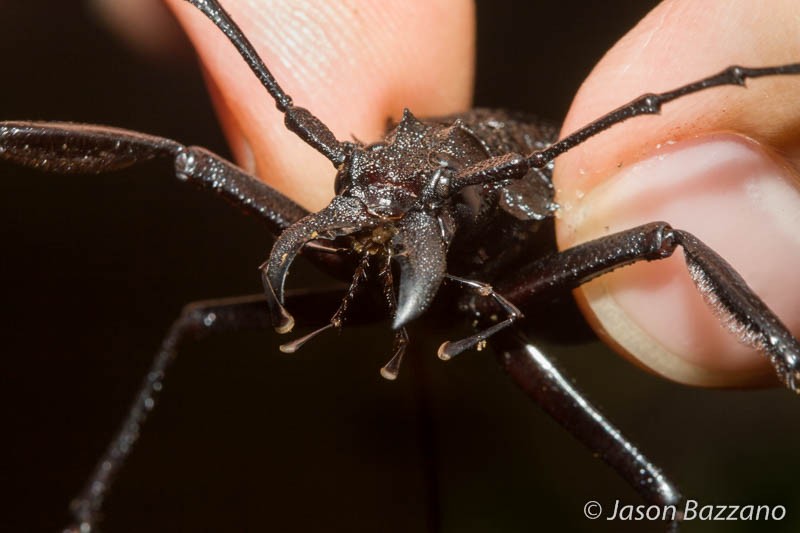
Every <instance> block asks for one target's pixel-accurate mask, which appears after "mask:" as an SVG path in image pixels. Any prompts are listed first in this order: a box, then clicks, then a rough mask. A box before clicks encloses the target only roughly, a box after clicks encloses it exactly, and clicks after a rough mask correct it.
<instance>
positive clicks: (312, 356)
mask: <svg viewBox="0 0 800 533" xmlns="http://www.w3.org/2000/svg"><path fill="white" fill-rule="evenodd" d="M75 118H78V117H75ZM13 172H17V171H16V170H14V171H13ZM37 179H41V178H37ZM343 342H344V341H343ZM308 357H309V358H313V359H319V357H320V355H319V354H308ZM315 364H319V363H315ZM642 379H647V378H642ZM134 381H135V380H134ZM690 394H700V393H690ZM98 396H99V394H98ZM748 401H751V400H748ZM123 402H124V400H123ZM617 411H618V410H617ZM537 431H538V429H537ZM645 449H646V448H645ZM448 453H449V452H448Z"/></svg>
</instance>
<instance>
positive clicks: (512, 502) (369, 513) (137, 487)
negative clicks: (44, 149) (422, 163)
mask: <svg viewBox="0 0 800 533" xmlns="http://www.w3.org/2000/svg"><path fill="white" fill-rule="evenodd" d="M532 4H533V3H528V2H525V3H523V2H519V3H518V5H513V4H512V3H510V2H499V1H495V2H491V3H490V2H486V3H482V4H481V5H480V6H479V17H478V19H479V43H478V48H479V66H478V77H479V79H478V85H477V89H476V100H477V103H478V104H480V105H492V106H500V107H507V108H517V109H526V110H530V111H534V112H537V113H539V114H541V115H543V116H545V117H547V118H550V119H553V120H558V119H559V117H561V116H563V114H564V113H565V111H566V109H567V106H568V104H569V101H570V99H571V96H572V94H574V92H575V90H576V89H577V87H578V85H579V83H580V81H581V80H582V78H583V77H584V76H585V75H586V74H587V73H588V72H589V70H590V68H591V66H592V65H593V64H594V63H595V62H596V61H597V60H598V59H599V57H600V56H601V55H602V53H603V51H604V50H606V49H607V48H608V47H609V46H610V45H611V44H612V43H613V42H614V41H615V40H616V39H617V38H619V37H620V36H621V35H622V34H623V33H624V32H625V30H626V29H627V28H629V27H630V26H631V25H633V24H634V22H635V21H636V20H638V19H639V18H640V17H641V16H642V15H643V14H644V13H645V12H646V11H647V10H648V9H649V8H650V7H652V5H653V4H654V2H642V1H627V2H626V1H622V0H619V1H611V0H608V1H606V2H603V3H602V5H600V3H598V5H597V6H593V7H590V6H589V5H588V3H584V2H580V1H560V2H549V3H547V4H545V5H543V4H541V3H537V4H536V5H532ZM720 46H724V43H720ZM0 55H2V58H3V64H2V74H0V76H1V78H0V79H1V80H2V81H1V82H0V117H2V118H9V119H58V120H74V121H85V122H97V123H107V124H113V125H117V126H122V127H127V128H131V129H137V130H142V131H146V132H150V133H156V134H160V135H164V136H167V137H173V138H176V139H179V140H181V141H184V142H186V143H191V144H200V145H205V146H207V147H209V148H211V149H212V150H215V151H218V152H221V153H223V154H225V153H226V148H225V145H224V141H223V139H222V137H221V134H220V133H219V130H218V129H217V127H216V124H215V119H214V117H213V114H212V111H211V107H210V104H209V102H208V98H207V97H206V94H205V90H204V88H203V85H202V81H201V79H200V76H199V74H198V71H197V69H196V67H195V65H194V63H193V62H192V61H191V60H189V61H185V62H184V63H173V64H170V63H169V62H165V63H164V64H161V65H153V64H150V63H147V62H145V61H143V60H142V59H141V58H139V57H137V56H136V55H135V54H133V53H131V52H130V51H129V50H127V49H126V48H124V47H123V46H122V45H121V44H119V42H117V41H115V40H114V39H113V38H112V37H111V36H110V35H109V34H108V33H107V32H106V31H105V30H103V29H102V28H100V27H99V26H97V25H96V24H95V23H94V22H93V21H92V19H91V18H90V17H89V16H88V15H87V14H86V13H85V12H84V11H83V10H82V9H81V7H80V5H79V4H78V5H73V3H70V2H50V1H43V0H38V1H33V0H27V1H25V2H22V1H5V2H2V3H0ZM512 79H513V80H515V82H514V83H513V84H512V83H509V82H507V81H505V80H512ZM309 107H311V106H309ZM0 242H1V243H2V246H3V255H2V259H1V260H0V279H1V280H2V289H0V291H1V294H2V299H0V302H2V307H1V308H0V309H1V311H0V312H2V321H0V327H2V331H1V332H0V346H2V348H0V352H1V353H2V357H0V365H1V366H2V368H0V385H1V386H0V395H1V396H0V405H1V406H2V407H0V420H2V437H1V438H0V443H1V444H0V485H2V486H3V487H4V488H5V492H6V496H5V497H3V505H2V509H0V530H2V531H55V530H57V529H58V528H59V527H61V526H63V525H65V524H66V522H67V520H68V515H67V511H66V509H67V503H68V502H69V500H70V498H71V497H73V496H74V495H75V494H76V493H77V491H78V490H79V489H80V488H81V485H82V483H83V482H84V480H85V479H86V477H87V475H88V473H89V472H90V470H91V469H92V467H93V465H94V462H95V460H96V459H97V457H98V456H99V454H100V453H101V451H102V450H103V449H104V447H105V445H106V443H107V441H108V439H109V438H110V436H111V434H112V432H113V431H114V430H115V429H116V427H117V424H118V423H119V421H120V420H121V418H122V416H123V414H124V413H125V411H126V408H127V405H128V403H129V401H130V399H131V398H132V395H133V393H134V391H135V390H136V388H137V386H138V384H139V381H140V380H141V378H142V377H143V375H144V372H145V369H146V368H147V366H148V364H149V362H150V359H151V356H152V353H153V352H154V350H155V348H156V347H157V345H158V343H159V341H160V339H161V336H162V335H163V333H164V332H165V330H166V328H167V326H168V325H169V323H170V322H171V321H172V319H173V318H174V317H175V316H176V314H177V313H178V311H179V309H180V307H181V305H182V304H183V303H185V302H188V301H191V300H197V299H203V298H210V297H217V296H227V295H234V294H245V293H251V292H257V291H258V290H259V285H260V284H259V281H258V277H257V271H256V267H257V266H258V265H259V264H260V263H261V261H262V260H263V259H264V258H265V257H266V255H267V253H268V251H269V248H270V244H271V240H270V238H269V237H268V236H267V235H265V234H264V232H263V231H262V229H261V226H260V225H259V224H257V223H255V222H254V221H251V220H246V219H244V218H242V217H240V216H239V214H238V213H237V212H236V211H235V210H232V209H230V208H228V207H227V206H226V205H224V204H222V203H220V202H219V201H218V200H217V199H216V198H214V197H212V196H211V195H208V194H203V193H201V192H195V191H193V190H189V189H188V188H187V187H184V186H181V184H179V183H178V182H177V181H176V180H174V179H171V172H170V164H168V163H163V164H161V163H156V164H148V165H145V166H143V167H139V168H137V169H136V170H133V171H126V172H122V173H118V174H115V175H108V176H100V177H79V178H74V177H70V178H65V177H63V176H51V175H44V174H39V173H34V172H26V171H22V170H20V169H18V168H16V167H12V166H10V165H6V164H3V165H0ZM302 271H305V273H301V272H302ZM294 272H296V274H294V276H293V280H294V282H296V283H297V284H298V285H299V284H302V283H303V281H301V280H302V279H303V278H302V276H306V279H308V277H310V276H312V275H313V274H309V273H312V271H311V270H310V269H309V268H304V267H300V268H298V269H297V270H296V271H294ZM576 329H578V326H576ZM463 331H464V329H463V327H462V328H461V329H455V330H454V329H445V328H442V327H441V326H435V327H428V328H427V329H426V328H425V327H424V326H421V325H418V326H416V327H414V328H412V331H411V334H412V338H413V340H414V342H415V343H417V353H413V354H411V355H412V357H416V358H417V362H416V364H413V363H411V364H407V365H406V366H405V367H404V369H403V373H402V376H401V378H400V379H399V380H398V381H397V382H396V383H394V384H391V383H388V382H385V381H384V380H382V379H380V378H379V377H378V372H377V370H378V368H379V367H380V365H382V364H383V362H384V360H385V358H386V355H387V353H388V348H389V344H390V335H389V333H388V327H387V326H386V325H385V324H383V325H381V326H380V327H373V328H351V329H348V330H346V331H345V332H344V333H343V334H342V335H341V336H340V337H338V338H337V337H336V336H335V335H326V336H325V337H324V338H321V339H319V340H317V341H316V342H314V343H311V344H310V345H309V346H308V347H307V348H306V349H304V350H303V351H302V352H300V353H299V354H297V355H295V356H292V357H288V356H285V355H280V354H278V352H277V344H278V343H279V339H278V338H277V336H276V335H274V334H272V333H269V332H265V333H258V334H255V333H254V334H245V335H229V336H223V337H220V338H215V339H213V340H209V341H206V342H203V343H200V344H198V345H196V346H195V347H193V348H192V349H190V350H188V351H187V352H185V353H184V354H183V355H182V357H181V358H180V359H179V361H178V362H177V364H176V365H175V367H174V369H173V372H172V374H171V376H170V377H169V379H168V380H167V387H166V390H165V393H164V395H163V398H162V402H161V404H160V407H159V409H157V411H156V413H155V415H154V416H153V417H152V419H151V421H150V423H149V424H148V425H147V427H146V428H145V431H144V436H143V438H142V439H141V441H140V443H139V446H138V447H137V449H136V451H135V453H134V454H133V456H132V458H131V460H130V462H129V464H128V467H127V468H125V469H124V471H123V472H122V475H121V477H120V479H119V483H118V486H117V487H116V490H115V491H114V492H113V495H112V496H111V498H110V500H109V502H108V506H107V509H106V510H107V519H106V521H105V529H106V530H107V531H114V532H116V531H162V530H163V531H166V530H171V531H180V530H186V531H198V530H209V531H225V530H273V531H425V530H426V527H427V526H426V520H427V519H426V516H429V515H430V509H431V508H432V507H433V506H435V505H436V504H434V503H433V502H432V500H431V497H430V486H429V485H428V484H426V481H425V480H426V479H427V477H428V476H429V475H430V474H431V472H433V473H435V474H436V475H437V476H438V478H439V484H440V485H439V489H438V491H437V492H438V505H439V506H440V508H441V517H442V518H441V522H442V530H444V531H457V532H467V531H478V532H482V531H493V532H516V531H534V530H543V531H552V530H564V531H660V530H663V528H662V527H656V526H654V525H653V524H647V523H644V524H643V523H637V524H623V523H619V522H614V523H606V522H603V521H598V522H590V521H588V520H587V519H585V518H584V517H583V514H582V508H583V504H584V503H585V502H586V501H587V500H589V499H596V500H599V501H600V502H601V503H604V504H610V503H611V502H613V501H614V500H615V499H620V500H622V501H623V502H624V503H632V504H638V503H640V502H641V500H640V499H639V498H638V497H637V496H636V494H635V493H634V492H633V491H632V490H631V489H630V488H629V487H627V486H626V485H625V483H623V482H622V481H621V480H620V479H619V478H618V477H617V476H616V475H615V474H614V473H613V472H612V471H611V470H610V469H608V468H607V467H606V466H605V465H604V464H602V463H601V462H599V461H597V460H596V459H594V458H593V457H592V456H591V455H590V454H589V453H587V452H586V450H585V449H584V448H582V446H581V445H580V444H578V443H577V442H575V441H574V440H573V439H572V438H571V437H570V436H569V435H568V434H567V433H566V432H565V431H564V430H562V429H561V428H560V427H559V426H557V425H556V424H555V423H553V422H552V421H551V420H550V419H549V418H548V417H547V416H546V415H544V414H543V413H541V412H540V411H539V410H538V409H536V408H535V407H533V406H532V405H530V404H529V402H528V401H527V400H526V399H525V398H524V397H523V396H522V395H521V394H520V393H519V392H518V391H517V390H515V389H514V387H513V386H512V385H511V384H510V382H509V381H508V380H507V378H506V377H505V376H504V374H503V373H502V372H501V371H500V369H499V368H498V367H497V365H496V364H495V363H494V361H493V360H492V358H491V357H489V356H487V355H486V353H485V352H484V353H469V354H465V355H464V356H462V357H461V358H459V359H458V360H457V361H454V362H452V363H451V364H443V363H441V362H440V361H438V360H437V359H436V357H435V355H434V354H435V349H436V346H437V345H438V344H439V342H441V341H442V340H443V339H446V338H453V337H454V336H456V335H458V333H459V332H463ZM281 340H283V339H281ZM547 348H548V350H549V351H551V352H552V353H554V354H555V355H556V356H557V358H558V360H559V361H560V362H561V363H562V365H563V366H564V367H565V368H566V369H567V370H568V371H569V372H570V373H571V375H573V376H575V381H576V384H577V385H578V386H580V387H581V388H583V389H584V390H585V391H586V392H587V393H588V394H589V396H590V398H592V399H593V400H594V401H595V402H596V403H597V404H598V405H599V406H600V407H601V408H602V409H603V410H604V411H605V412H606V413H607V414H609V415H610V417H611V418H612V420H614V421H615V422H616V423H617V424H618V425H619V426H620V427H621V428H622V429H623V431H625V433H626V434H628V435H629V436H630V437H631V438H632V439H633V440H634V441H635V442H636V443H638V445H639V446H640V447H641V449H642V450H643V451H645V452H646V453H647V454H649V456H650V457H651V458H652V459H653V460H654V461H655V462H656V463H658V464H660V465H661V466H663V467H664V469H665V470H666V472H668V473H669V474H671V476H672V477H673V478H674V480H675V481H676V482H677V483H678V484H679V486H680V487H681V489H682V491H683V493H684V494H685V495H686V496H687V497H690V498H695V499H698V500H700V501H701V502H703V503H739V504H747V503H754V504H755V503H771V504H779V503H780V504H783V505H785V506H786V507H787V508H788V515H787V518H786V519H785V520H784V521H783V522H782V523H763V522H762V523H735V522H734V523H731V522H727V523H706V524H698V523H692V524H687V525H685V526H684V528H683V530H684V531H688V532H693V531H698V532H699V531H704V532H712V531H726V532H729V531H769V532H778V531H797V529H798V525H800V489H798V488H797V487H796V484H797V472H798V471H800V458H798V453H797V450H800V429H798V423H797V421H798V415H800V403H798V400H797V398H794V397H792V395H790V394H789V393H787V392H786V391H783V390H766V391H754V392H729V391H728V392H725V391H711V390H697V389H690V388H687V387H683V386H680V385H675V384H671V383H668V382H666V381H664V380H661V379H658V378H655V377H653V376H650V375H648V374H645V373H643V372H641V371H639V370H637V369H636V368H634V367H633V366H631V365H629V364H628V363H625V362H623V361H622V360H620V359H619V358H618V357H617V356H615V355H614V354H612V353H611V352H610V351H608V350H607V349H605V348H604V347H603V346H601V345H599V344H598V343H596V342H595V343H592V344H588V345H556V346H549V345H548V346H547ZM426 416H427V417H429V418H430V420H431V422H432V428H433V431H432V433H431V434H426V433H425V432H423V431H421V429H420V428H421V426H422V424H420V422H419V421H420V419H424V418H425V417H426ZM426 465H428V466H427V467H426ZM431 465H433V466H432V467H431ZM426 468H427V470H426Z"/></svg>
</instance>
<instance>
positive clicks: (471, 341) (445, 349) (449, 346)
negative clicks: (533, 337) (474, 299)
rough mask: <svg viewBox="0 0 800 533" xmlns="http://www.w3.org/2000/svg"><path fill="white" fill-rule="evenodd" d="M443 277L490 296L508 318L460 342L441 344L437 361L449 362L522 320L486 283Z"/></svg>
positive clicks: (509, 304)
mask: <svg viewBox="0 0 800 533" xmlns="http://www.w3.org/2000/svg"><path fill="white" fill-rule="evenodd" d="M445 277H447V279H451V280H453V281H457V282H459V283H461V284H462V285H466V286H467V287H470V288H471V289H476V290H477V291H478V293H479V294H480V295H481V296H491V297H492V298H493V299H494V301H495V302H497V303H498V304H499V305H500V307H502V308H503V310H504V311H505V312H506V313H508V317H507V318H506V319H505V320H503V321H502V322H497V323H496V324H493V325H491V326H489V327H487V328H486V329H483V330H481V331H479V332H478V333H476V334H474V335H470V336H469V337H467V338H465V339H461V340H458V341H446V342H444V343H442V345H441V346H439V351H438V354H437V355H438V356H439V359H441V360H442V361H449V360H450V359H452V358H453V357H455V356H456V355H458V354H460V353H461V352H463V351H464V350H466V349H468V348H472V347H473V346H475V345H476V344H478V343H479V342H482V341H485V340H486V339H488V338H489V337H491V336H492V335H494V334H495V333H497V332H498V331H501V330H503V329H505V328H507V327H508V326H510V325H511V324H513V323H514V322H515V321H517V320H519V319H520V318H522V316H523V315H522V311H520V310H519V309H518V308H517V306H515V305H514V304H512V303H511V302H510V301H508V300H507V299H506V298H504V297H503V296H502V295H501V294H498V293H497V292H496V291H495V290H494V289H493V288H492V286H491V285H489V284H488V283H483V282H481V281H475V280H471V279H465V278H460V277H458V276H453V275H450V274H445Z"/></svg>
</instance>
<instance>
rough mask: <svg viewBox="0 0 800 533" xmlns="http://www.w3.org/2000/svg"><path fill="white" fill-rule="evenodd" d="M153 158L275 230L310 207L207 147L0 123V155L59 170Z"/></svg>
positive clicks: (65, 126)
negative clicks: (169, 163) (171, 165)
mask: <svg viewBox="0 0 800 533" xmlns="http://www.w3.org/2000/svg"><path fill="white" fill-rule="evenodd" d="M155 158H171V159H173V160H174V161H175V173H176V175H177V177H178V178H179V179H181V180H183V181H187V182H189V183H192V184H194V185H196V186H199V187H203V188H209V189H212V190H213V191H214V192H216V193H217V194H219V195H220V196H222V197H223V198H225V199H226V200H228V201H229V202H230V203H232V204H233V205H235V206H237V207H240V208H241V209H243V210H244V211H245V212H247V213H248V214H253V215H256V216H258V217H259V218H260V219H262V220H263V221H264V222H266V224H267V226H268V227H269V229H270V230H271V232H272V233H273V234H275V235H277V234H279V233H281V232H282V231H283V230H285V229H286V228H288V227H289V226H290V225H291V224H293V223H294V222H296V221H297V220H300V219H301V218H302V217H304V216H306V215H308V211H306V210H305V209H303V208H302V207H300V206H299V205H297V204H296V203H294V202H293V201H292V200H290V199H289V198H287V197H286V196H284V195H283V194H281V193H280V192H278V191H276V190H275V189H273V188H272V187H270V186H269V185H267V184H265V183H264V182H262V181H259V180H258V179H257V178H255V177H253V176H250V175H249V174H247V173H246V172H244V171H243V170H242V169H240V168H238V167H236V166H235V165H233V164H232V163H230V162H228V161H226V160H224V159H222V158H221V157H219V156H216V155H214V154H212V153H211V152H209V151H207V150H205V149H203V148H197V147H186V146H183V145H182V144H180V143H178V142H176V141H173V140H171V139H166V138H163V137H156V136H153V135H146V134H144V133H139V132H135V131H129V130H124V129H120V128H111V127H107V126H95V125H90V124H72V123H67V122H0V159H7V160H9V161H11V162H14V163H17V164H21V165H24V166H27V167H33V168H39V169H42V170H45V171H48V172H56V173H61V174H98V173H101V172H107V171H111V170H117V169H122V168H125V167H128V166H131V165H133V164H136V163H142V162H145V161H149V160H151V159H155Z"/></svg>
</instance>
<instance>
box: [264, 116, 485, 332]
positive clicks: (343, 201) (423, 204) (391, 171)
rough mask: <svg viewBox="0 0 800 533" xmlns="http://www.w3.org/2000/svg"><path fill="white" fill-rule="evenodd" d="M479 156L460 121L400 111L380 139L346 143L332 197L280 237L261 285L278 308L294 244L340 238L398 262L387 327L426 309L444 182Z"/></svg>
mask: <svg viewBox="0 0 800 533" xmlns="http://www.w3.org/2000/svg"><path fill="white" fill-rule="evenodd" d="M481 157H485V155H484V151H483V147H482V146H481V145H480V143H479V141H478V140H477V139H476V138H475V136H474V135H472V134H471V133H470V132H468V131H467V130H466V129H465V128H464V127H463V125H462V124H461V123H460V122H458V121H456V122H455V123H451V124H449V125H440V124H430V123H423V122H421V121H419V120H417V119H416V118H415V117H414V116H413V115H412V114H411V113H410V112H409V111H408V110H405V111H404V113H403V118H402V119H401V120H400V122H399V123H398V124H397V125H396V127H395V128H394V129H393V130H391V131H390V132H389V134H388V135H387V136H386V139H385V140H384V141H382V142H379V143H374V144H370V145H367V146H355V147H353V149H352V151H351V152H350V154H349V156H348V157H347V159H346V160H345V162H344V163H342V165H341V166H340V168H339V171H338V173H337V176H336V181H335V192H336V196H335V197H334V199H333V201H332V202H331V203H330V204H329V205H328V206H327V207H326V208H324V209H323V210H322V211H320V212H318V213H315V214H312V215H309V216H307V217H305V218H303V219H302V220H300V221H299V222H297V223H296V224H294V225H293V226H291V227H290V228H289V229H287V230H286V231H284V232H283V233H282V234H281V236H280V237H279V238H278V240H277V241H276V243H275V246H274V248H273V249H272V252H271V254H270V257H269V260H268V261H267V268H266V275H265V281H266V284H267V285H268V286H267V290H268V291H270V290H272V291H274V295H275V300H276V303H277V304H278V305H280V304H281V303H282V302H283V285H284V281H285V279H286V275H287V273H288V269H289V266H290V265H291V262H292V261H293V259H294V257H295V256H296V255H297V253H299V251H300V250H301V249H302V247H303V246H304V245H305V244H306V243H308V242H310V241H313V240H317V239H326V240H333V239H336V238H338V237H343V236H348V237H349V247H350V249H351V250H352V251H353V252H355V253H357V254H359V255H365V254H370V255H376V256H379V257H380V258H381V259H383V260H384V261H389V260H394V261H395V262H396V263H397V264H398V266H399V269H400V284H399V292H398V296H397V309H396V311H395V317H394V321H393V327H394V328H395V329H398V328H401V327H403V326H404V325H405V324H406V323H408V322H409V321H411V320H413V319H414V318H416V317H418V316H419V315H420V314H422V313H423V312H424V311H425V310H426V309H427V308H428V306H429V305H430V303H431V301H432V300H433V297H434V296H435V295H436V292H437V290H438V288H439V285H441V282H442V279H443V278H444V275H445V268H446V254H447V248H448V246H449V244H450V241H451V239H452V236H453V231H454V222H453V215H452V213H451V203H450V202H449V200H450V198H451V197H452V196H453V194H455V192H457V191H454V190H452V187H451V179H452V178H453V177H454V176H455V174H456V172H457V171H458V169H459V168H461V167H462V166H463V165H468V164H471V163H473V162H475V161H477V160H479V159H480V158H481ZM280 315H282V316H283V317H284V318H283V320H282V321H280V323H278V324H277V328H278V330H279V331H288V329H290V328H291V324H290V323H289V322H288V321H289V320H290V319H289V318H288V317H289V315H288V313H286V311H285V310H284V309H282V308H280ZM274 316H275V314H274Z"/></svg>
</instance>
